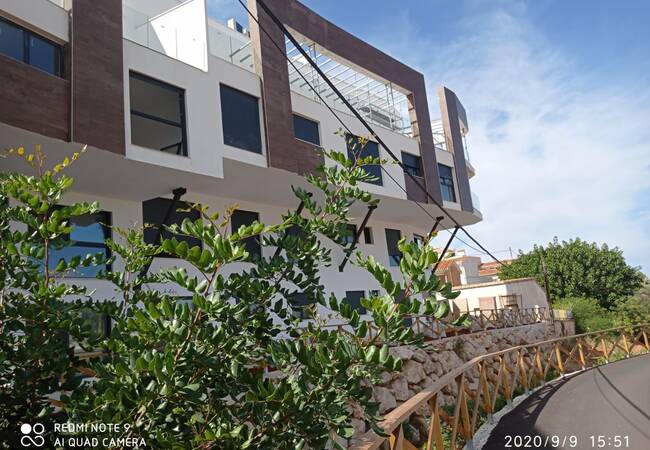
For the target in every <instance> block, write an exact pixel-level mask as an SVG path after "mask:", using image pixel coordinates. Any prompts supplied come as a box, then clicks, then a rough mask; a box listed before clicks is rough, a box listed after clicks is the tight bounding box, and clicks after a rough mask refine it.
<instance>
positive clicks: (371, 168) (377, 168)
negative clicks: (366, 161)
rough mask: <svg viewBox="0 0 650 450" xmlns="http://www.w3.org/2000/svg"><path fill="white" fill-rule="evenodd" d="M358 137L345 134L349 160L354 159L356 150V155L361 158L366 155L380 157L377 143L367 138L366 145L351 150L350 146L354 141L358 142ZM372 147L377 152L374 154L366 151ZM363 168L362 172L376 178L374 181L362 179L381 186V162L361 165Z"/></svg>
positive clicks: (382, 181)
mask: <svg viewBox="0 0 650 450" xmlns="http://www.w3.org/2000/svg"><path fill="white" fill-rule="evenodd" d="M359 139H360V136H357V135H353V134H349V133H346V135H345V145H346V148H347V151H348V159H350V160H354V159H355V151H358V155H357V157H358V158H362V159H363V158H367V157H368V156H373V157H375V158H380V157H381V155H380V150H379V143H377V142H375V141H371V140H367V141H366V145H365V146H364V147H363V148H361V149H355V150H353V149H352V148H350V146H351V145H354V144H355V143H357V144H358V142H359V141H358V140H359ZM369 146H370V147H369ZM355 147H356V146H355ZM373 148H376V149H377V154H376V155H371V154H369V153H368V152H369V150H370V149H373ZM363 170H364V172H366V173H369V174H370V175H374V176H375V177H377V180H375V181H364V183H369V184H374V185H376V186H383V185H384V179H383V177H382V173H381V170H382V169H381V164H370V165H367V166H363ZM374 172H376V173H374Z"/></svg>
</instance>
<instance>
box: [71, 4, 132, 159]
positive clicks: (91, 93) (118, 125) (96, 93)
mask: <svg viewBox="0 0 650 450" xmlns="http://www.w3.org/2000/svg"><path fill="white" fill-rule="evenodd" d="M72 73H73V78H72V80H73V94H74V95H73V98H74V100H73V111H72V112H73V115H72V117H73V119H72V120H73V124H72V131H73V139H74V140H75V141H76V142H80V143H84V144H88V145H92V146H94V147H98V148H101V149H104V150H108V151H111V152H114V153H119V154H124V153H125V144H124V80H123V59H122V0H102V1H100V2H98V1H93V0H74V2H73V4H72Z"/></svg>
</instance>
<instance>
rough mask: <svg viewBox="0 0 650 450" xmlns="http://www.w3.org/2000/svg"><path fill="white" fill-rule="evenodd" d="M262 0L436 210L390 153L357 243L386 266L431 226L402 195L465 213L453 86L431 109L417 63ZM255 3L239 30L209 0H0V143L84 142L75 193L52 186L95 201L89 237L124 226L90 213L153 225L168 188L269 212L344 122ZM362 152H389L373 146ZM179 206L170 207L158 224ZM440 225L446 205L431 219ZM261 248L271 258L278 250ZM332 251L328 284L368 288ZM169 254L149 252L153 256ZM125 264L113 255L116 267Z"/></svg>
mask: <svg viewBox="0 0 650 450" xmlns="http://www.w3.org/2000/svg"><path fill="white" fill-rule="evenodd" d="M267 3H268V4H269V6H270V7H271V8H273V9H274V11H275V12H276V13H277V14H278V16H279V17H280V19H281V20H282V21H283V23H284V24H285V25H286V26H287V27H288V28H289V29H291V30H292V32H295V35H296V36H298V37H299V39H300V40H301V42H302V43H304V48H306V49H308V50H309V51H310V52H311V53H312V54H313V55H314V57H315V58H316V59H317V61H319V64H322V68H323V70H324V71H326V72H327V73H328V75H329V76H330V77H331V79H332V80H333V81H334V82H335V83H336V84H337V86H338V87H339V89H340V90H341V91H342V92H343V93H344V95H345V96H346V98H348V100H349V101H351V102H352V103H353V105H355V107H356V108H357V109H358V110H359V111H360V112H361V113H362V114H363V115H364V117H365V118H366V120H368V121H369V122H371V123H372V125H373V127H374V128H375V130H376V131H377V132H378V134H379V135H380V136H381V138H382V139H383V140H384V141H385V142H386V143H387V144H388V146H389V147H390V148H391V149H393V151H395V152H396V153H397V154H398V155H401V157H402V161H403V162H404V164H405V165H406V166H407V168H408V170H409V172H410V173H411V174H412V175H413V176H415V177H416V179H418V180H420V182H421V183H422V184H423V185H424V186H426V189H427V192H428V193H429V194H430V195H431V196H432V197H433V198H435V199H437V200H438V202H439V203H440V204H441V205H443V207H444V209H445V211H444V212H443V211H441V210H440V208H439V207H438V206H436V205H435V204H434V203H432V202H429V201H427V198H426V196H425V195H424V194H423V193H422V192H421V191H420V190H418V189H417V186H415V184H414V183H413V182H412V180H411V179H410V178H409V177H408V176H406V174H405V173H404V172H403V171H402V169H401V168H400V167H399V166H398V165H395V164H393V165H389V166H387V168H386V170H388V171H389V172H390V174H391V175H392V177H393V178H394V179H395V180H397V182H396V183H395V182H393V181H392V180H391V179H390V178H389V177H387V176H385V174H384V176H382V179H381V182H380V183H378V184H367V186H365V187H366V188H367V190H368V191H370V192H371V193H372V194H374V195H375V196H376V197H377V198H379V199H380V206H379V208H377V210H376V211H374V212H373V214H372V216H371V218H370V220H369V222H368V224H367V228H368V229H367V231H364V232H361V233H360V239H359V243H358V247H357V248H358V249H359V250H360V251H362V252H364V253H366V254H371V255H373V256H374V257H375V258H376V259H378V260H379V261H381V262H383V263H384V264H385V265H386V266H387V267H390V269H391V270H392V271H393V272H394V274H395V275H396V276H397V275H398V274H399V269H398V267H396V266H397V264H396V258H395V257H396V256H398V255H396V252H395V243H396V239H398V238H399V237H406V238H408V239H413V238H414V237H416V236H425V235H427V234H428V233H429V230H430V228H431V225H432V222H431V220H430V219H429V218H428V217H427V216H426V215H425V214H424V213H423V212H422V211H421V210H420V209H419V208H418V207H417V205H414V204H413V200H417V201H419V202H421V203H422V205H423V207H424V208H426V209H427V210H428V211H429V213H430V214H431V215H432V216H433V217H438V216H445V215H446V214H449V215H451V216H453V217H454V218H455V220H457V221H458V222H459V223H461V224H462V225H471V224H474V223H476V222H478V221H480V220H481V219H482V215H481V213H480V212H479V211H478V209H477V202H476V200H475V197H474V199H473V193H472V192H471V189H470V184H469V179H470V178H471V177H472V176H473V175H474V169H473V167H472V166H471V164H470V163H469V161H468V160H467V158H466V148H465V143H464V142H465V141H464V137H465V134H466V133H467V132H468V126H467V119H466V114H465V111H464V109H463V107H462V104H461V103H460V101H458V99H457V98H456V95H455V94H454V93H453V92H452V91H450V90H449V89H447V88H441V89H440V90H439V92H438V98H439V103H440V105H439V107H438V106H437V105H434V106H432V107H431V108H430V107H429V105H428V102H427V94H426V89H425V87H424V86H425V84H424V78H423V77H422V75H421V74H419V73H418V72H416V71H415V70H413V69H411V68H409V67H407V66H405V65H404V64H402V63H400V62H399V61H397V60H395V59H393V58H391V57H389V56H388V55H386V54H384V53H382V52H381V51H380V50H377V49H375V48H373V47H371V46H370V45H368V44H367V43H365V42H363V41H361V40H359V39H357V38H355V37H354V36H352V35H351V34H349V33H347V32H346V31H344V30H342V29H340V28H338V27H337V26H336V25H334V24H332V23H330V22H328V21H327V20H325V19H323V18H322V17H320V16H318V15H316V14H315V13H314V12H313V11H311V10H309V9H307V8H306V7H304V6H303V5H302V4H300V3H299V2H297V1H294V0H290V1H288V2H281V1H279V0H269V1H267ZM249 7H250V8H251V9H252V10H253V12H254V13H255V14H258V17H259V19H260V23H261V24H262V26H263V27H264V28H265V29H266V30H267V31H271V33H270V34H271V36H268V35H266V33H265V32H264V30H261V29H260V27H259V26H258V25H257V23H255V22H254V21H251V22H250V24H249V26H248V29H249V30H250V31H248V30H245V29H243V27H241V26H239V25H238V24H236V23H234V22H231V24H230V27H229V26H227V25H225V24H221V23H218V22H216V21H215V20H213V19H212V18H209V17H207V14H206V5H205V0H189V1H185V2H180V1H175V0H165V1H162V0H156V1H153V0H124V1H122V0H102V2H93V1H91V0H61V1H50V0H24V1H20V2H16V1H13V0H0V27H2V33H1V34H0V40H1V41H2V45H1V46H0V48H1V49H2V51H0V79H1V80H2V82H1V83H0V99H1V103H0V105H2V106H0V142H1V144H2V146H3V147H7V148H9V147H18V146H24V147H25V148H27V149H29V148H33V147H34V146H35V145H37V144H40V145H42V148H43V150H44V151H45V153H46V154H47V155H48V159H49V160H50V161H56V160H60V159H62V158H63V157H65V156H69V155H71V154H72V153H73V152H75V151H78V150H79V149H80V148H81V147H82V146H83V145H88V150H87V152H86V154H85V155H84V156H83V157H82V158H81V159H80V160H79V161H78V163H76V164H75V165H74V166H73V167H71V170H70V172H69V174H70V175H71V176H72V177H74V179H75V185H74V191H73V192H72V193H70V194H69V195H68V196H67V197H66V198H64V199H63V203H71V202H75V201H95V200H96V201H99V203H100V205H101V207H102V209H103V211H104V213H103V214H102V215H99V216H97V217H94V218H86V219H84V220H80V221H79V223H78V224H77V226H78V227H79V230H80V231H83V233H81V232H80V233H79V236H81V235H83V236H86V238H84V239H90V241H88V242H86V244H87V246H91V247H92V246H94V244H97V243H98V242H100V241H101V238H105V237H113V238H118V236H116V235H115V234H114V233H113V232H112V230H111V229H110V227H103V226H101V225H100V223H107V222H108V223H110V224H111V225H113V226H117V227H121V228H129V227H133V226H139V225H142V224H143V223H154V224H158V225H159V224H160V221H161V220H162V218H163V217H164V215H165V212H166V210H167V209H168V208H169V207H170V204H171V201H172V200H171V199H172V198H173V196H174V194H173V192H174V191H175V190H177V191H176V192H183V195H182V197H180V199H179V200H180V201H181V202H188V203H201V204H203V205H207V206H209V207H210V209H211V210H213V211H217V210H220V211H223V210H225V209H226V208H228V207H230V206H232V205H237V209H238V210H239V211H238V212H237V213H236V221H237V223H239V224H245V223H249V222H250V221H252V220H260V221H262V222H265V223H275V222H278V221H280V216H281V214H283V213H286V212H287V210H291V209H295V208H296V207H297V206H298V199H297V198H296V197H295V196H294V195H293V192H292V189H291V186H303V187H307V184H306V182H305V181H304V178H303V175H304V174H305V173H309V172H313V171H314V170H315V168H316V167H317V166H318V164H320V163H325V164H333V162H332V161H321V160H319V159H318V156H317V153H316V152H315V151H314V149H315V148H316V147H324V148H327V149H337V150H340V151H345V150H346V142H345V139H344V137H342V136H341V135H339V134H337V132H338V131H339V128H340V124H339V123H338V122H337V121H336V119H335V118H334V117H333V116H332V114H331V113H330V112H329V111H328V110H327V107H326V106H325V105H324V104H322V102H321V101H320V100H318V99H315V96H314V94H313V92H311V91H310V90H309V88H308V87H307V86H305V83H304V81H303V80H302V79H301V78H300V76H299V75H298V74H297V73H296V70H295V68H294V67H291V66H290V65H288V64H287V62H286V60H285V56H286V55H288V56H289V58H290V60H292V61H294V62H295V65H296V67H297V68H298V69H299V70H300V72H301V73H303V74H305V75H307V76H309V77H312V78H310V79H311V80H312V81H313V82H314V83H316V82H317V80H316V79H315V78H313V73H312V71H310V70H308V67H307V66H306V61H305V60H304V58H302V59H301V56H300V55H299V54H298V53H297V52H296V49H295V48H292V47H291V46H290V45H286V46H285V40H284V37H283V35H282V33H281V32H279V30H277V29H275V28H273V27H274V25H273V24H272V22H271V21H270V19H269V17H268V16H267V15H265V14H264V13H263V12H261V11H260V10H259V8H258V7H257V5H256V3H255V1H254V0H251V1H249ZM273 38H275V40H272V39H273ZM25 43H27V45H25ZM274 43H276V44H277V43H279V44H281V45H282V48H283V49H284V48H285V47H286V53H285V54H282V53H281V52H278V51H277V49H275V48H274V45H273V44H274ZM28 47H29V48H31V49H32V50H31V51H28V50H26V48H28ZM36 48H38V49H39V50H38V51H36V50H34V49H36ZM322 85H323V83H320V85H319V86H320V87H319V88H318V89H319V90H320V93H321V94H322V96H323V97H324V98H325V99H326V102H330V101H331V104H330V106H332V107H333V108H334V109H335V110H336V111H337V112H338V114H339V115H340V116H341V117H342V118H343V120H344V121H345V122H346V124H347V125H348V126H349V127H350V129H351V130H352V131H353V132H354V133H355V134H358V135H359V136H367V135H368V133H367V130H366V129H365V128H364V127H363V126H362V124H361V123H360V122H359V121H358V120H357V119H356V118H354V116H352V115H351V114H350V113H349V112H348V111H346V110H345V108H344V106H343V105H342V104H341V102H340V101H337V100H335V96H331V95H329V94H331V93H332V92H328V91H327V89H325V88H323V86H322ZM430 114H431V117H430ZM437 117H440V119H439V120H434V121H433V123H434V127H433V128H434V129H432V126H431V125H432V120H431V119H432V118H434V119H435V118H437ZM436 130H437V131H436ZM434 133H437V134H435V136H437V137H436V138H434ZM441 136H442V137H441ZM373 151H375V152H376V154H377V156H380V157H382V158H385V159H388V154H387V153H386V152H385V150H384V149H383V148H380V146H378V145H376V144H375V145H374V147H373ZM0 163H1V164H2V166H1V167H0V170H2V171H4V172H7V171H25V169H26V168H25V167H24V166H21V165H20V164H19V161H17V160H13V159H7V160H0ZM179 188H182V190H181V191H178V189H179ZM365 214H366V210H365V209H363V208H361V207H359V208H357V209H353V211H352V217H351V219H350V220H351V222H352V223H354V224H355V225H356V226H358V225H360V223H361V221H362V220H363V218H364V216H365ZM181 219H182V217H181V216H179V215H177V214H172V217H171V219H170V221H169V222H168V223H167V225H170V224H171V223H173V222H174V221H177V220H181ZM452 226H453V224H452V222H451V221H450V220H449V219H448V218H447V217H445V219H444V220H443V221H442V222H441V223H440V225H439V229H442V228H451V227H452ZM87 236H92V237H87ZM149 238H151V235H150V236H149ZM72 239H73V240H75V236H74V233H73V236H72ZM79 241H80V242H78V244H77V245H78V247H79V251H80V252H83V251H85V250H86V247H84V241H83V239H81V238H79ZM91 241H92V242H91ZM95 241H96V242H95ZM332 247H333V246H332ZM260 251H261V254H262V256H263V257H267V256H271V255H272V254H273V253H274V251H275V249H274V248H262V249H261V250H260ZM343 258H344V254H343V251H342V250H341V249H338V248H336V249H334V252H333V259H334V261H333V265H332V267H329V268H324V269H323V271H322V274H321V275H322V282H323V284H324V285H325V286H326V288H327V289H328V290H330V291H331V292H334V293H336V294H337V295H339V296H341V297H342V296H347V297H348V298H351V299H358V298H359V297H360V296H364V295H367V294H368V292H369V291H371V290H376V289H379V286H378V285H377V283H376V282H375V281H374V280H372V279H371V277H370V276H369V275H368V274H367V273H365V272H364V271H362V270H360V269H358V268H357V267H355V266H354V265H352V264H347V265H346V267H345V269H344V270H343V271H342V272H341V271H339V268H338V265H339V263H340V262H341V261H342V260H343ZM179 264H180V265H182V264H181V263H180V262H179V261H178V260H176V259H171V258H156V259H155V261H154V263H153V265H152V267H151V270H157V269H159V268H162V267H170V266H174V265H179ZM243 267H244V265H243V264H242V265H233V266H230V267H228V268H227V269H226V270H227V271H237V270H241V269H242V268H243ZM120 268H121V267H120V261H117V262H116V263H115V264H114V265H113V267H112V268H111V269H112V270H120ZM227 271H226V274H227ZM77 275H78V278H79V279H76V280H74V281H76V282H83V283H86V284H87V285H89V286H90V287H92V288H95V289H97V296H98V297H102V296H105V297H111V296H112V295H113V293H112V292H113V291H112V287H111V286H110V285H108V283H106V282H103V281H100V280H96V279H94V278H93V277H92V275H93V274H91V273H86V274H83V273H80V274H77ZM175 294H176V295H178V296H183V295H184V293H183V292H176V293H175Z"/></svg>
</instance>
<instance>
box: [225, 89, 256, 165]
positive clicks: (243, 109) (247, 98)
mask: <svg viewBox="0 0 650 450" xmlns="http://www.w3.org/2000/svg"><path fill="white" fill-rule="evenodd" d="M220 89H221V120H222V123H223V142H224V144H226V145H232V146H233V147H237V148H241V149H243V150H248V151H251V152H255V153H262V134H261V131H260V111H259V101H258V99H257V97H253V96H252V95H248V94H245V93H244V92H241V91H238V90H237V89H233V88H231V87H228V86H225V85H223V84H222V85H220Z"/></svg>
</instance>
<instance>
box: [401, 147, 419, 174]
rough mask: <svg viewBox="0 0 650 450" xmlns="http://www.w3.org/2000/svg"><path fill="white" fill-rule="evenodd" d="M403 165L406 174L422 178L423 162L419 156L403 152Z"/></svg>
mask: <svg viewBox="0 0 650 450" xmlns="http://www.w3.org/2000/svg"><path fill="white" fill-rule="evenodd" d="M402 164H404V172H407V173H410V174H411V175H413V176H414V177H421V176H422V160H421V159H420V157H419V156H416V155H411V154H410V153H406V152H402Z"/></svg>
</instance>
